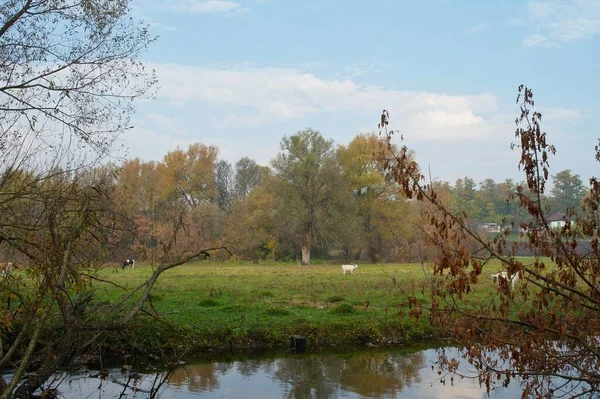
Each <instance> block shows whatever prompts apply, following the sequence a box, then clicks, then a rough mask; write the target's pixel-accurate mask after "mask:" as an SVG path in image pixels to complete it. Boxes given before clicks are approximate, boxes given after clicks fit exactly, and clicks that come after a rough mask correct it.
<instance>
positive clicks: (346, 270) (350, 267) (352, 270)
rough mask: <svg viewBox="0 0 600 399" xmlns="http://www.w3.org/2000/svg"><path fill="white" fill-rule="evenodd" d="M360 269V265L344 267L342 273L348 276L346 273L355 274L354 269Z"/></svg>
mask: <svg viewBox="0 0 600 399" xmlns="http://www.w3.org/2000/svg"><path fill="white" fill-rule="evenodd" d="M357 267H358V265H342V273H343V274H346V272H350V274H352V272H354V269H356V268H357Z"/></svg>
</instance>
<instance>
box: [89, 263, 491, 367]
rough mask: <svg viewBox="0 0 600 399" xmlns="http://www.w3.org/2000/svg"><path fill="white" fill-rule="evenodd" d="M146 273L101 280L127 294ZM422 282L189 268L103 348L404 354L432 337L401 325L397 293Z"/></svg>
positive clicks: (392, 274) (403, 316)
mask: <svg viewBox="0 0 600 399" xmlns="http://www.w3.org/2000/svg"><path fill="white" fill-rule="evenodd" d="M150 272H151V269H150V267H149V266H145V265H136V267H135V269H125V270H121V269H112V268H111V269H106V270H103V271H102V277H103V278H105V279H108V280H110V281H111V282H114V283H116V284H118V285H121V286H123V287H125V288H127V289H131V288H133V287H135V286H137V285H138V284H140V283H141V282H142V281H143V279H144V278H145V277H147V276H148V275H149V273H150ZM423 278H424V273H423V269H422V266H421V265H420V264H360V265H359V267H358V269H356V270H355V271H354V273H353V274H352V275H350V274H349V273H348V274H346V275H344V274H342V268H341V265H337V264H336V265H332V264H323V265H312V266H298V265H295V264H281V263H261V264H258V265H257V264H251V263H234V262H229V263H207V262H195V263H190V264H186V265H183V266H180V267H178V268H176V269H173V270H169V271H168V272H166V273H165V274H164V275H163V276H162V277H161V279H160V282H159V283H158V285H157V286H156V288H155V290H154V291H153V294H152V301H151V303H150V304H149V306H147V309H146V310H147V313H146V317H144V318H143V319H139V320H137V321H135V322H134V323H132V324H131V326H130V328H129V329H128V330H126V331H119V332H117V333H115V334H112V335H111V336H110V337H109V338H108V341H107V342H106V346H107V347H109V348H111V350H113V351H116V352H119V353H124V352H127V351H134V352H140V353H148V352H150V353H152V354H153V355H154V356H161V357H169V358H173V357H175V358H183V357H187V356H195V355H197V354H202V353H256V352H264V351H280V350H285V349H288V348H289V346H290V336H292V335H300V336H302V337H305V338H306V340H307V350H308V351H318V350H323V349H336V348H339V349H342V350H345V349H348V348H360V347H374V346H377V347H385V346H400V345H407V344H410V343H413V342H416V341H420V340H429V339H432V338H436V337H439V336H440V335H441V333H440V332H439V331H436V329H435V327H434V326H432V325H431V324H430V323H429V321H428V320H427V319H426V318H422V319H420V320H416V319H414V318H411V317H409V316H408V311H409V308H408V304H407V301H406V296H405V295H404V294H403V292H410V291H412V288H413V286H414V285H415V283H417V282H419V281H421V280H422V279H423ZM486 284H490V285H491V284H492V283H491V282H486ZM99 294H100V299H101V300H103V301H107V302H111V303H116V301H118V300H119V299H120V298H121V295H122V293H121V291H120V290H119V289H118V288H116V287H114V286H110V285H108V286H103V287H102V288H101V290H100V292H99ZM420 300H421V301H422V302H423V303H427V298H426V297H425V296H423V297H422V298H421V299H420Z"/></svg>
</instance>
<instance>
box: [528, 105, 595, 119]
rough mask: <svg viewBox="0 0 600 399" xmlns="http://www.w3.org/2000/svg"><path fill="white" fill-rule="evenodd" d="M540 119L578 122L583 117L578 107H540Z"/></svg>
mask: <svg viewBox="0 0 600 399" xmlns="http://www.w3.org/2000/svg"><path fill="white" fill-rule="evenodd" d="M539 111H540V113H541V114H542V121H544V120H546V121H563V122H578V121H581V120H582V119H583V118H584V114H583V111H582V110H580V109H567V108H563V107H553V108H540V110H539Z"/></svg>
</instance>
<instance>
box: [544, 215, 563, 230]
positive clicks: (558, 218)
mask: <svg viewBox="0 0 600 399" xmlns="http://www.w3.org/2000/svg"><path fill="white" fill-rule="evenodd" d="M546 220H547V221H548V227H550V228H551V229H560V228H562V227H563V226H564V225H565V224H566V223H567V222H566V220H567V214H565V213H563V212H556V213H553V214H552V215H550V216H548V218H547V219H546Z"/></svg>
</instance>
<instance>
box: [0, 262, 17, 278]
mask: <svg viewBox="0 0 600 399" xmlns="http://www.w3.org/2000/svg"><path fill="white" fill-rule="evenodd" d="M13 270H14V266H13V263H12V262H7V263H0V275H1V276H4V277H6V276H8V275H10V274H11V273H12V271H13Z"/></svg>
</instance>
